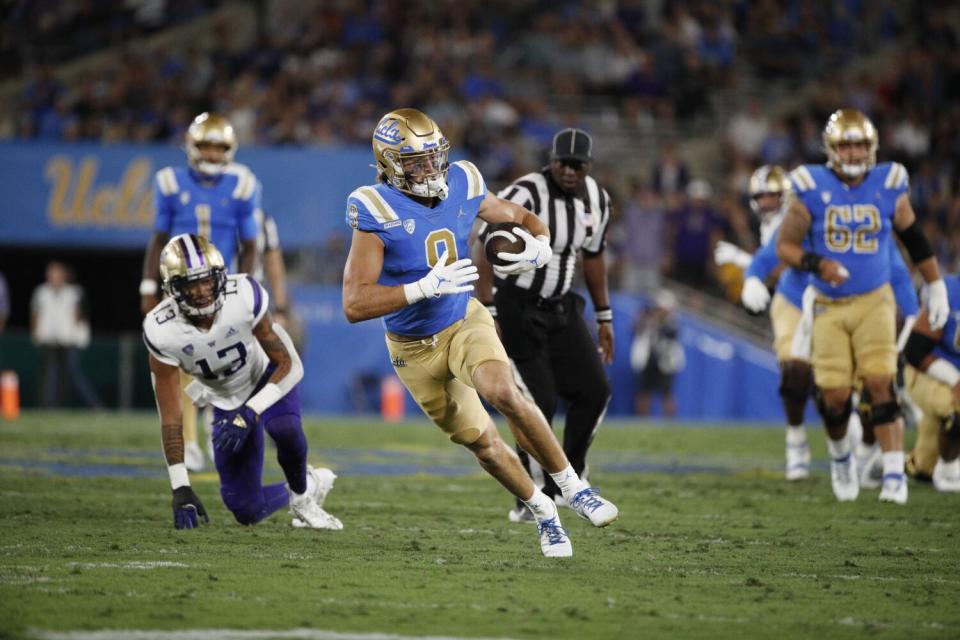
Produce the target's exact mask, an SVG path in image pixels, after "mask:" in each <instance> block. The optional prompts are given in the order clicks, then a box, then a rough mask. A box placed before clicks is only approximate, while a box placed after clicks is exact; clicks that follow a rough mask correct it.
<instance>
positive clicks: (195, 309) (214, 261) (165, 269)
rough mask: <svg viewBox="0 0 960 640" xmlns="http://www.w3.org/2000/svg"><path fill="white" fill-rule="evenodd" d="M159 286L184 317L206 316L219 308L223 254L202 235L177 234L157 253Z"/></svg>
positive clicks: (224, 273)
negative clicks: (161, 282) (158, 254)
mask: <svg viewBox="0 0 960 640" xmlns="http://www.w3.org/2000/svg"><path fill="white" fill-rule="evenodd" d="M160 277H161V279H162V281H163V289H164V291H166V293H167V295H169V296H170V297H171V298H173V299H174V301H175V302H176V303H177V306H178V307H179V308H180V311H181V312H182V313H183V314H184V315H185V316H187V317H188V318H206V317H212V316H214V315H216V314H217V312H218V311H220V309H221V308H222V307H223V301H224V298H225V296H226V288H227V270H226V267H225V266H224V263H223V256H221V255H220V252H219V251H218V250H217V248H216V247H215V246H213V243H211V242H210V241H209V240H207V239H206V238H203V237H201V236H196V235H192V234H181V235H179V236H175V237H173V238H171V240H170V241H169V242H168V243H167V245H166V246H165V247H164V248H163V251H162V252H161V253H160Z"/></svg>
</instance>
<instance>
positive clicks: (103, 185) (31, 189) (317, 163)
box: [0, 143, 375, 249]
mask: <svg viewBox="0 0 960 640" xmlns="http://www.w3.org/2000/svg"><path fill="white" fill-rule="evenodd" d="M237 160H238V161H239V162H243V163H244V164H246V165H248V166H249V167H250V168H251V169H253V171H254V172H255V173H256V174H257V177H258V178H260V181H261V182H262V183H263V185H264V192H263V204H264V209H265V210H267V211H268V212H269V213H270V214H271V215H273V216H274V217H275V218H276V219H277V221H278V223H279V228H280V238H281V241H282V242H283V244H284V246H285V247H287V248H290V249H296V248H301V247H304V246H311V245H313V246H321V245H322V243H323V242H324V240H325V239H326V237H327V236H328V235H329V233H330V232H331V231H333V230H339V231H345V230H346V224H345V222H344V219H345V218H344V214H345V208H344V207H345V206H346V199H347V195H348V194H349V193H350V191H352V190H353V189H354V188H356V187H357V186H359V185H361V184H365V183H370V182H373V181H374V179H375V178H374V173H373V170H372V169H371V168H370V163H371V154H370V151H369V150H367V149H363V148H349V149H325V150H316V149H277V148H269V149H256V148H241V150H240V153H239V154H238V156H237ZM185 161H186V158H185V156H184V153H183V152H182V151H181V150H179V149H177V148H176V147H170V146H138V145H110V146H103V145H82V144H78V145H44V144H30V143H8V144H0V189H2V192H3V194H4V198H3V204H2V207H0V229H2V233H0V244H6V245H18V246H23V245H41V246H74V247H82V246H89V247H114V248H134V247H136V248H140V247H143V246H144V245H145V243H146V241H147V238H148V237H149V234H150V230H151V229H152V226H153V218H154V207H153V175H154V173H155V172H156V171H157V170H158V169H160V168H162V167H164V166H167V165H179V164H184V163H185Z"/></svg>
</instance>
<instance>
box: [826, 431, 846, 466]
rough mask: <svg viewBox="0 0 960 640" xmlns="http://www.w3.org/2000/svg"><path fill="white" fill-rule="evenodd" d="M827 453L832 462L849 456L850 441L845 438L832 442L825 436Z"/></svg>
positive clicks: (832, 440)
mask: <svg viewBox="0 0 960 640" xmlns="http://www.w3.org/2000/svg"><path fill="white" fill-rule="evenodd" d="M827 451H828V452H829V453H830V457H831V458H833V459H834V460H840V459H841V458H845V457H846V456H848V455H850V441H849V440H847V438H846V436H844V437H843V438H840V439H839V440H834V439H832V438H830V437H829V436H827Z"/></svg>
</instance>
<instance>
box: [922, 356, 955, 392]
mask: <svg viewBox="0 0 960 640" xmlns="http://www.w3.org/2000/svg"><path fill="white" fill-rule="evenodd" d="M925 373H926V374H927V375H928V376H930V377H931V378H933V379H934V380H939V381H940V382H942V383H944V384H945V385H947V386H948V387H950V388H953V387H955V386H957V383H958V382H960V371H958V370H957V368H956V367H955V366H953V363H951V362H947V361H946V360H944V359H943V358H937V359H936V360H934V361H933V362H931V363H930V366H929V367H927V370H926V372H925Z"/></svg>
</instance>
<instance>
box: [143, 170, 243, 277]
mask: <svg viewBox="0 0 960 640" xmlns="http://www.w3.org/2000/svg"><path fill="white" fill-rule="evenodd" d="M154 199H155V202H156V205H157V219H156V221H155V222H154V225H153V228H154V230H155V231H159V232H161V233H166V234H167V235H169V236H175V235H179V234H181V233H194V234H197V235H200V236H203V237H204V238H207V239H208V240H210V242H212V243H213V244H214V245H216V247H217V249H219V250H220V254H221V255H222V256H223V261H224V264H226V265H227V267H228V268H229V267H230V264H231V263H232V262H233V258H234V256H235V255H236V254H237V247H238V246H239V242H240V241H241V240H255V239H256V237H257V221H256V219H255V218H254V211H256V210H257V209H259V208H260V184H259V182H258V181H257V178H256V176H254V175H253V172H252V171H250V170H249V169H248V168H246V167H245V166H243V165H241V164H230V165H228V166H227V168H226V169H224V172H223V174H222V175H220V176H219V177H217V178H215V179H214V180H205V179H204V180H201V179H200V176H199V174H197V173H196V172H195V171H194V170H193V169H190V168H189V167H165V168H163V169H161V170H160V171H157V175H156V179H155V183H154Z"/></svg>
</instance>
